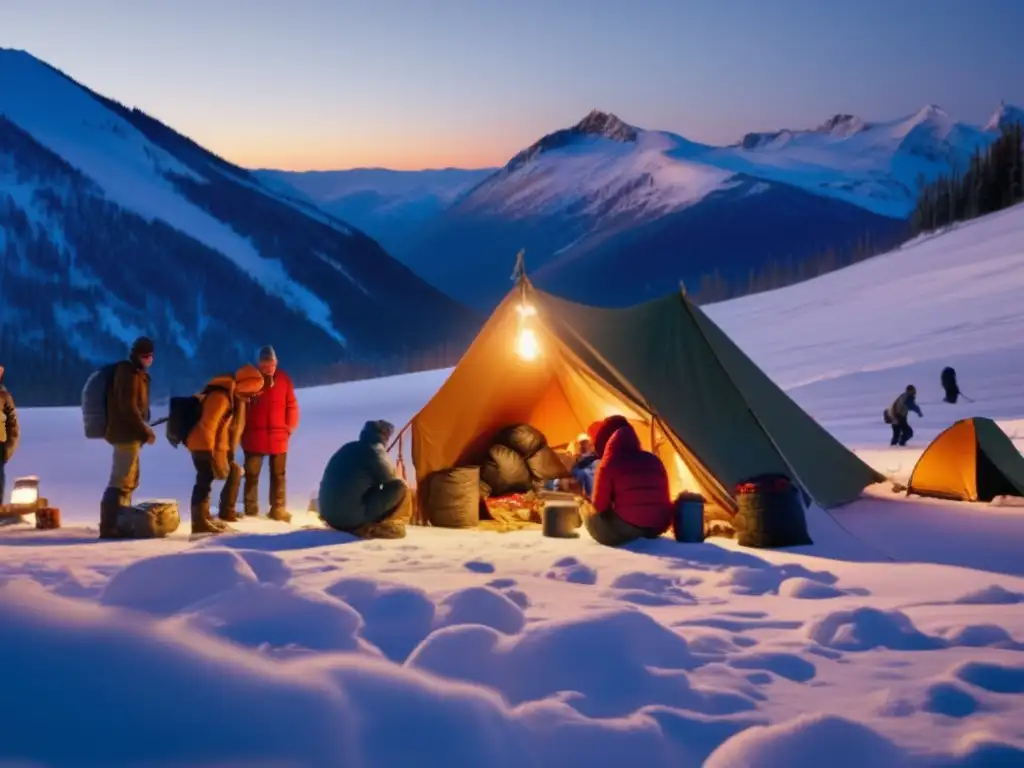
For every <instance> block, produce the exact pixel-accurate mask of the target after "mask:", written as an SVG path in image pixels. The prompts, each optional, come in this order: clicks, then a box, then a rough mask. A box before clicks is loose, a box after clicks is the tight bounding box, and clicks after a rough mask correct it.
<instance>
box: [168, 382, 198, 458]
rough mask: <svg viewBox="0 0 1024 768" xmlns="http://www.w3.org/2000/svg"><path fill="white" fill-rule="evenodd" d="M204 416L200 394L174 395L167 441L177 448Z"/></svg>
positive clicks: (169, 416)
mask: <svg viewBox="0 0 1024 768" xmlns="http://www.w3.org/2000/svg"><path fill="white" fill-rule="evenodd" d="M202 416H203V400H202V398H201V397H200V396H199V395H189V396H188V397H172V398H171V403H170V412H169V413H168V415H167V432H166V434H167V442H169V443H170V444H171V445H173V446H174V447H175V448H177V447H178V446H179V445H181V444H182V443H184V442H185V441H186V440H187V439H188V436H189V433H190V432H191V431H192V430H193V429H195V428H196V424H198V423H199V419H201V418H202Z"/></svg>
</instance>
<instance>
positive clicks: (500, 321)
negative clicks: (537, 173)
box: [403, 276, 884, 512]
mask: <svg viewBox="0 0 1024 768" xmlns="http://www.w3.org/2000/svg"><path fill="white" fill-rule="evenodd" d="M524 330H525V332H526V333H532V334H533V335H534V336H535V339H536V342H537V346H538V347H539V354H538V355H537V356H536V357H535V358H534V359H525V360H524V359H523V357H522V355H520V354H517V342H521V341H522V339H523V334H524ZM518 351H519V352H522V351H523V350H522V349H519V350H518ZM616 413H619V414H623V415H625V416H626V417H627V418H628V419H630V421H631V422H632V423H633V424H634V425H635V426H636V428H637V432H638V434H639V435H640V437H641V441H642V442H643V444H644V447H645V448H647V449H648V450H653V451H654V452H655V453H656V454H657V455H658V456H659V457H660V458H661V459H662V460H663V462H664V463H665V466H666V468H667V470H668V473H669V477H670V481H671V490H672V492H673V494H675V493H677V492H680V491H682V490H693V491H697V492H699V493H702V494H703V495H704V496H705V498H707V499H708V501H709V503H710V504H712V505H717V506H719V507H721V508H723V509H724V510H725V511H728V512H733V511H735V509H736V500H735V487H736V485H737V483H739V482H742V481H744V480H747V479H749V478H752V477H755V476H758V475H761V474H767V473H782V474H786V475H788V476H789V477H790V478H792V479H793V480H794V482H796V483H797V484H799V485H800V486H801V487H802V488H804V489H805V491H806V492H807V493H808V494H809V496H810V497H811V498H812V499H813V500H814V501H816V502H817V503H818V504H819V505H821V506H822V507H825V508H832V507H836V506H839V505H842V504H845V503H847V502H850V501H852V500H853V499H855V498H857V497H858V496H859V495H860V493H861V492H862V490H863V489H864V488H865V487H866V486H867V485H870V484H872V483H876V482H881V481H882V480H884V478H883V477H882V476H881V475H880V474H878V473H877V472H875V471H874V470H872V469H871V468H870V467H868V466H867V465H866V464H864V463H863V462H862V461H861V460H860V459H858V458H857V457H856V456H854V455H853V454H852V453H851V452H850V451H848V450H847V449H846V448H845V447H844V446H842V445H841V444H840V443H839V442H838V441H837V440H835V439H834V438H833V437H832V436H831V435H830V434H829V433H828V432H826V431H825V430H824V429H823V428H822V427H821V426H820V425H818V423H817V422H815V421H814V419H812V418H811V417H810V416H808V415H807V414H806V413H805V412H804V411H803V410H801V409H800V407H799V406H797V405H796V404H795V403H794V402H793V401H792V400H791V399H790V398H789V397H788V396H787V395H786V394H785V393H784V392H783V391H782V390H781V389H780V388H779V387H778V386H776V385H775V384H774V383H773V382H772V381H771V380H770V379H769V378H768V377H767V376H766V375H765V374H764V373H763V372H762V371H761V370H760V369H759V368H758V367H757V366H756V365H755V364H754V363H753V362H752V361H751V360H750V359H749V358H748V357H747V356H746V355H745V354H744V353H743V352H742V351H741V350H740V349H739V347H737V346H736V345H735V344H734V343H733V342H732V341H731V340H730V339H729V338H728V337H727V336H726V334H725V333H724V332H723V331H722V330H721V329H720V328H718V326H716V325H715V324H714V323H713V322H712V321H711V320H710V319H709V318H708V317H707V315H705V314H704V312H702V311H701V310H700V309H699V308H698V307H697V306H695V305H694V304H693V303H692V302H691V301H690V300H689V299H688V298H687V297H686V295H685V294H684V292H682V291H680V292H679V293H676V294H672V295H669V296H665V297H663V298H660V299H655V300H652V301H649V302H646V303H644V304H640V305H637V306H634V307H629V308H626V309H601V308H596V307H590V306H585V305H580V304H575V303H572V302H569V301H566V300H564V299H560V298H557V297H555V296H552V295H550V294H546V293H544V292H542V291H540V290H537V289H536V288H534V287H533V285H532V284H531V283H530V282H529V280H528V279H527V278H526V277H525V276H523V277H521V279H520V281H519V283H518V284H517V286H516V287H515V288H514V289H513V290H512V291H511V292H510V293H509V295H508V296H507V297H506V298H505V299H504V300H503V301H502V303H501V304H500V305H499V307H498V308H497V309H496V310H495V312H494V314H493V315H492V316H491V317H490V319H489V320H488V321H487V323H486V324H485V325H484V327H483V329H482V330H481V331H480V333H479V335H478V336H477V338H476V339H475V340H474V342H473V343H472V345H471V346H470V348H469V349H468V350H467V352H466V353H465V355H464V356H463V357H462V359H461V360H460V361H459V363H458V365H457V366H456V367H455V369H454V370H453V371H452V373H451V375H450V377H449V378H448V379H447V380H446V381H445V383H444V384H443V385H442V386H441V388H440V389H439V390H438V392H437V394H436V395H435V396H434V397H433V398H432V399H431V400H430V402H428V403H427V405H426V406H425V407H424V408H423V409H422V410H421V411H420V412H419V413H418V414H416V416H415V417H414V418H413V419H412V421H411V422H410V424H409V425H408V426H409V427H411V430H412V458H413V463H414V465H415V468H416V479H417V481H418V482H419V483H420V484H422V482H423V480H424V479H425V478H427V477H428V476H430V475H431V474H432V473H434V472H436V471H438V470H442V469H447V468H449V467H452V466H456V465H458V464H461V463H472V462H473V460H474V456H479V452H480V450H481V448H482V447H484V446H485V445H486V444H487V443H488V441H489V440H490V439H491V437H492V436H493V435H494V433H495V432H496V431H497V430H498V429H500V428H501V427H503V426H506V425H509V424H514V423H522V422H525V423H529V424H532V425H533V426H535V427H537V428H538V429H540V430H541V431H542V432H543V433H544V434H545V435H546V436H547V437H548V442H549V444H551V445H558V444H562V443H566V442H569V441H571V440H572V439H573V438H574V437H575V436H576V435H578V434H579V433H580V432H581V431H583V430H585V429H586V427H587V426H588V425H589V424H590V423H592V422H593V421H596V420H598V419H603V418H606V417H608V416H610V415H612V414H616ZM403 431H404V430H403Z"/></svg>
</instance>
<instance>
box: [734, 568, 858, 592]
mask: <svg viewBox="0 0 1024 768" xmlns="http://www.w3.org/2000/svg"><path fill="white" fill-rule="evenodd" d="M793 578H798V579H803V580H806V581H813V582H816V583H818V584H823V585H826V586H831V585H832V584H835V583H836V582H837V581H838V579H837V578H836V576H835V575H834V574H831V573H828V572H827V571H809V570H808V569H806V568H804V567H803V566H802V565H782V566H768V567H748V566H745V565H743V566H737V567H735V568H729V569H728V570H727V571H726V572H725V575H724V577H723V578H722V580H721V581H719V582H718V586H720V587H732V589H731V590H730V591H731V592H732V593H733V594H737V595H765V594H768V593H775V594H778V593H779V588H780V587H781V586H782V584H783V582H785V581H786V580H787V579H793Z"/></svg>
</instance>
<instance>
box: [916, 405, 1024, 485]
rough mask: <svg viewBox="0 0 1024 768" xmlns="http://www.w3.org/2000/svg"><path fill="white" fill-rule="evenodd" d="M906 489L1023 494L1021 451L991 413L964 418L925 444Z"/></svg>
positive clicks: (1023, 477) (1023, 466) (1022, 459)
mask: <svg viewBox="0 0 1024 768" xmlns="http://www.w3.org/2000/svg"><path fill="white" fill-rule="evenodd" d="M907 493H908V494H911V493H913V494H917V495H918V496H931V497H934V498H938V499H951V500H955V501H992V499H994V498H995V497H996V496H1024V456H1021V455H1020V452H1019V451H1018V450H1017V448H1016V447H1015V446H1014V444H1013V441H1012V440H1010V438H1009V437H1007V436H1006V433H1005V432H1003V430H1001V429H1000V428H999V425H997V424H996V423H995V422H994V421H992V420H991V419H982V418H974V419H963V420H961V421H958V422H956V423H955V424H954V425H953V426H951V427H949V428H948V429H946V430H945V431H944V432H942V433H941V434H940V435H939V436H938V437H936V438H935V439H934V440H933V441H932V442H931V444H930V445H929V446H928V447H927V448H925V450H924V453H922V454H921V458H920V459H918V460H917V464H916V465H915V466H914V471H913V472H912V473H911V474H910V482H909V483H908V484H907Z"/></svg>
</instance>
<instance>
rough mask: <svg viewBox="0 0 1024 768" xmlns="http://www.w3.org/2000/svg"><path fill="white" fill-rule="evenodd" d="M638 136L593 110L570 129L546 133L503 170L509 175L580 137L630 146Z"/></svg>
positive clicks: (623, 123) (631, 127) (614, 116)
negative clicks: (538, 157)
mask: <svg viewBox="0 0 1024 768" xmlns="http://www.w3.org/2000/svg"><path fill="white" fill-rule="evenodd" d="M639 135H640V131H639V130H638V129H637V128H634V127H633V126H632V125H629V124H628V123H626V122H623V121H622V120H620V119H619V118H618V117H617V116H616V115H613V114H611V113H610V112H602V111H600V110H598V109H592V110H591V111H590V112H589V113H587V116H586V117H584V118H583V119H582V120H580V121H579V122H578V123H576V125H574V126H572V127H571V128H563V129H561V130H559V131H555V132H554V133H549V134H548V135H547V136H544V137H543V138H541V139H540V140H539V141H536V142H534V143H533V144H531V145H530V146H528V147H527V148H526V149H524V150H523V151H522V152H520V153H519V154H518V155H516V156H515V157H513V158H512V159H511V160H510V161H509V163H508V165H506V166H505V169H506V170H507V171H510V172H511V171H514V170H516V169H517V168H520V167H522V166H523V165H525V164H526V163H528V162H530V161H531V160H533V159H534V158H535V157H537V156H538V155H541V154H543V153H544V152H550V151H552V150H555V149H561V148H562V147H566V146H569V145H570V144H573V143H575V142H577V141H578V140H579V139H581V138H589V137H594V138H599V139H606V140H608V141H617V142H620V143H623V144H630V143H634V142H636V140H637V137H638V136H639Z"/></svg>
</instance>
